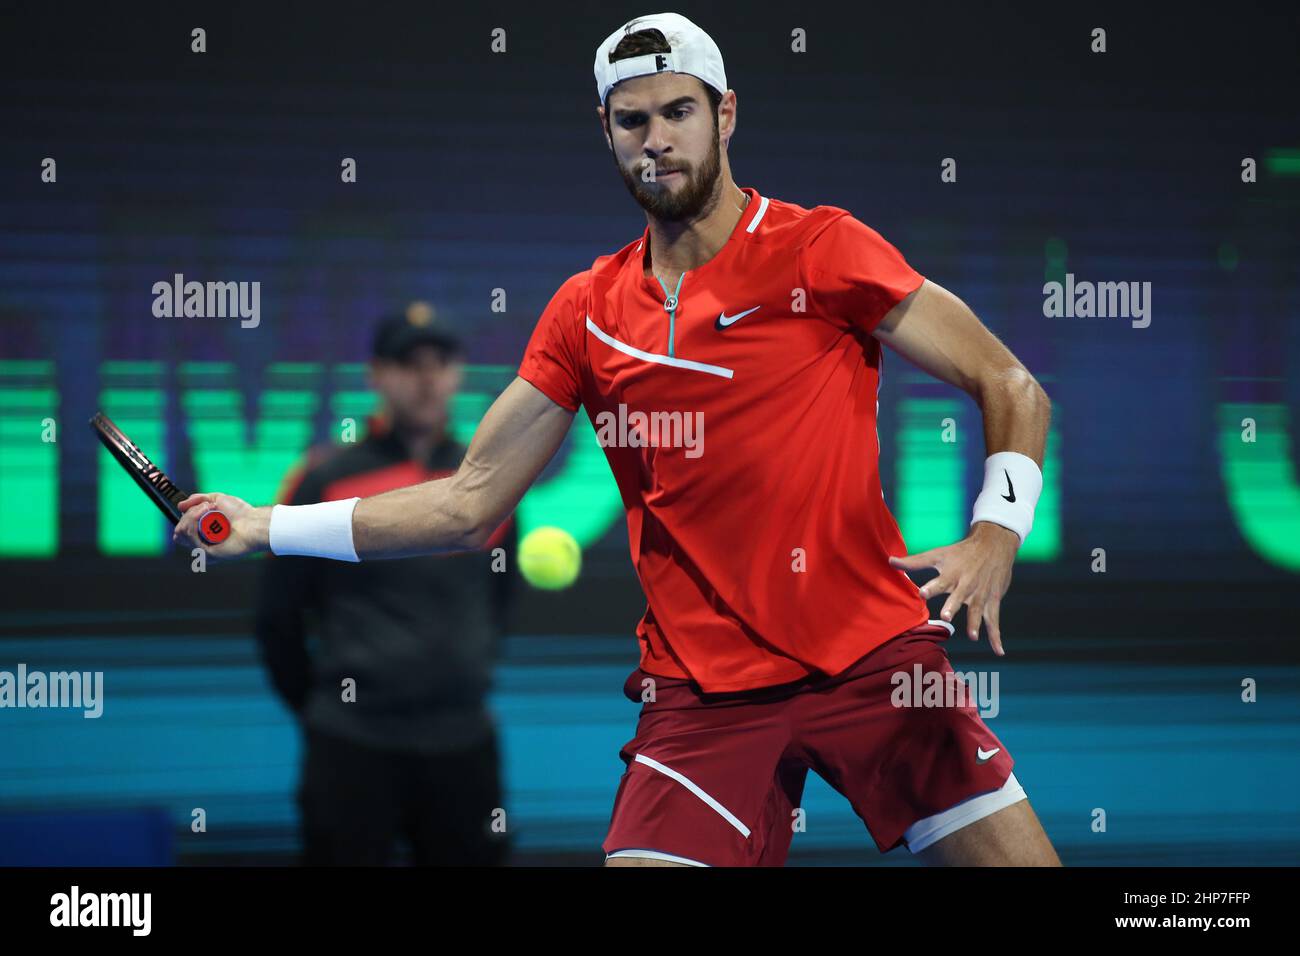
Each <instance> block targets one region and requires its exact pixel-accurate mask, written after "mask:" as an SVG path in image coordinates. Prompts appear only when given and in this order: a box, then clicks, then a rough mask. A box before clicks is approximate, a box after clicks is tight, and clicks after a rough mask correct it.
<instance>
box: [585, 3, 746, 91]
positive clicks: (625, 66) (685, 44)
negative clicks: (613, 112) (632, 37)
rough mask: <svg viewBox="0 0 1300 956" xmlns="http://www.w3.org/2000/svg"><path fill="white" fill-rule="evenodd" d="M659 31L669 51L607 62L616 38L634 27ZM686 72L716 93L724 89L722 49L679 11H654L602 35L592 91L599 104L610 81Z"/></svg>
mask: <svg viewBox="0 0 1300 956" xmlns="http://www.w3.org/2000/svg"><path fill="white" fill-rule="evenodd" d="M651 29H654V30H659V31H660V32H661V33H663V35H664V38H665V39H666V40H667V41H668V45H669V46H670V47H671V48H672V49H671V52H669V53H645V54H643V55H641V56H634V57H630V58H628V59H626V60H619V61H617V62H616V63H610V62H609V54H610V52H611V51H612V50H613V49H614V47H616V46H618V43H619V41H620V40H622V39H623V37H625V36H626V35H627V34H629V33H635V32H637V31H638V30H651ZM666 70H667V71H671V72H673V73H686V74H689V75H690V76H694V77H696V78H698V79H700V80H703V81H704V82H705V83H707V84H708V85H709V86H711V87H713V88H714V89H715V90H717V91H718V92H719V93H725V92H726V91H727V74H726V71H725V70H723V68H722V51H721V50H719V49H718V45H717V44H716V43H714V42H713V38H712V37H710V36H709V35H708V34H707V33H705V32H704V31H703V30H701V29H700V28H699V27H697V26H696V25H695V24H694V23H692V22H691V21H690V20H687V19H686V18H685V17H684V16H682V15H681V14H680V13H656V14H653V15H651V16H647V17H637V18H636V19H635V20H629V21H628V22H627V23H625V24H623V25H622V26H621V27H619V28H618V29H617V30H615V31H614V32H613V33H611V34H610V35H609V36H607V37H606V38H605V42H604V43H602V44H601V45H600V46H599V47H598V48H597V50H596V94H597V96H599V97H600V103H601V105H602V106H603V105H604V104H605V97H606V96H608V95H609V91H610V90H611V89H613V87H614V84H616V83H618V82H620V81H622V80H628V79H631V78H632V77H634V76H648V75H650V74H653V73H662V72H664V71H666Z"/></svg>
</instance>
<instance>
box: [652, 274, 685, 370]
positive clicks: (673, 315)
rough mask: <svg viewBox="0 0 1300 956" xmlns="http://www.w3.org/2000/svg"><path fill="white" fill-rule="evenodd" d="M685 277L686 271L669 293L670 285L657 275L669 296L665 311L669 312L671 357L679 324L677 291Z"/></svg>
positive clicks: (669, 349) (669, 350) (665, 302)
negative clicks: (665, 283) (674, 336)
mask: <svg viewBox="0 0 1300 956" xmlns="http://www.w3.org/2000/svg"><path fill="white" fill-rule="evenodd" d="M685 278H686V273H685V272H683V273H682V274H681V275H679V276H678V277H677V288H676V289H675V290H673V292H672V293H669V291H668V286H667V285H664V280H663V279H660V278H659V277H658V276H655V279H657V280H658V282H659V285H660V286H662V287H663V290H664V295H666V296H668V298H666V299H664V311H665V312H667V313H668V355H669V357H670V358H671V357H673V332H674V329H675V327H676V325H677V293H678V292H680V291H681V289H682V280H683V279H685Z"/></svg>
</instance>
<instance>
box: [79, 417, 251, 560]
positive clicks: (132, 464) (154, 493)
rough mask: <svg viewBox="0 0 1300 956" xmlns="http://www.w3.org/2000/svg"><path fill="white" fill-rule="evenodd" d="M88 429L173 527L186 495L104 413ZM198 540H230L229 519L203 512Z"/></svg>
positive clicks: (178, 518)
mask: <svg viewBox="0 0 1300 956" xmlns="http://www.w3.org/2000/svg"><path fill="white" fill-rule="evenodd" d="M90 427H91V428H93V429H94V430H95V434H96V435H98V436H99V440H100V441H102V442H103V443H104V447H105V448H107V449H108V451H109V454H111V455H112V456H113V457H114V458H116V459H117V463H118V464H119V465H121V466H122V467H123V468H125V469H126V473H127V474H128V475H130V476H131V477H132V478H134V479H135V483H136V484H137V485H139V486H140V489H141V490H142V491H143V492H144V493H145V494H146V495H148V496H149V500H150V501H152V502H153V503H154V504H156V505H157V506H158V508H159V510H160V511H162V513H163V514H165V515H166V516H167V517H168V518H169V519H171V523H172V524H173V525H174V524H176V522H178V521H180V520H181V509H180V503H181V502H182V501H184V500H185V499H186V498H188V497H189V495H188V494H187V493H186V492H184V491H181V490H180V489H179V488H177V487H176V485H175V484H174V483H173V482H172V480H171V479H170V478H168V477H167V476H166V475H165V474H164V473H163V470H162V469H161V468H159V467H158V466H157V465H155V464H154V463H153V462H151V461H150V460H149V458H148V456H147V455H145V453H144V452H142V451H141V450H140V447H139V446H138V445H136V443H135V442H133V441H131V439H129V438H127V437H126V435H125V434H123V432H122V430H121V429H120V428H118V427H117V426H116V425H114V424H113V423H112V421H110V420H109V418H108V416H107V415H105V414H104V413H103V412H98V413H96V415H95V417H94V418H92V419H91V420H90ZM199 537H201V538H202V539H203V540H204V541H205V542H207V543H208V544H220V543H221V542H222V541H225V540H226V539H227V538H228V537H230V521H229V519H228V518H226V516H225V515H224V514H222V513H221V512H220V511H217V510H216V509H212V510H210V511H206V512H204V513H203V516H202V517H201V518H199Z"/></svg>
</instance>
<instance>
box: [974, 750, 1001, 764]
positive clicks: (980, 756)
mask: <svg viewBox="0 0 1300 956" xmlns="http://www.w3.org/2000/svg"><path fill="white" fill-rule="evenodd" d="M1001 749H1002V748H1001V747H994V748H993V749H992V750H988V751H986V750H985V749H984V748H983V747H976V748H975V762H976V763H988V762H989V761H990V760H992V759H993V756H994V755H995V754H996V753H997V752H998V751H999V750H1001Z"/></svg>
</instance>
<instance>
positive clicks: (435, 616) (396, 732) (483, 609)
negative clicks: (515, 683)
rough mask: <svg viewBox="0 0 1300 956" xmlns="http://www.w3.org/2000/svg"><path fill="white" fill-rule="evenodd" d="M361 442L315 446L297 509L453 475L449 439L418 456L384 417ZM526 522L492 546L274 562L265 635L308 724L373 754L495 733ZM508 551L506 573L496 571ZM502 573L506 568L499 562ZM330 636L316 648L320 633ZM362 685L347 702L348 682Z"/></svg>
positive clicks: (262, 621) (266, 656)
mask: <svg viewBox="0 0 1300 956" xmlns="http://www.w3.org/2000/svg"><path fill="white" fill-rule="evenodd" d="M370 426H371V427H370V432H369V434H368V435H367V437H366V438H365V439H364V440H363V441H360V442H358V443H356V444H355V445H346V446H332V447H327V448H316V449H313V450H312V452H311V453H309V455H308V459H307V462H306V464H305V465H304V466H302V468H300V469H299V471H298V472H297V473H296V474H294V475H291V476H290V478H289V480H288V481H287V482H286V487H287V489H288V490H287V491H286V492H285V493H284V494H282V495H281V499H282V501H283V502H284V503H285V504H312V503H315V502H319V501H332V500H337V499H340V498H351V497H353V496H354V495H358V496H360V497H363V498H364V497H367V496H369V495H375V494H380V493H381V492H384V491H388V490H391V489H393V488H399V487H403V486H406V485H411V484H418V483H420V482H422V481H427V480H430V479H432V478H436V477H440V476H443V475H450V474H451V473H453V472H454V471H455V469H456V467H457V466H458V465H459V464H460V460H461V458H462V457H463V456H464V454H465V447H464V446H463V445H460V444H458V443H457V442H455V441H453V440H451V439H450V438H448V439H447V440H446V441H444V442H443V443H442V444H441V445H440V446H439V447H438V448H437V449H435V450H434V452H433V453H432V455H431V456H430V459H429V460H428V461H426V462H415V461H412V460H411V459H410V457H409V453H408V451H407V449H406V447H405V445H404V444H403V443H402V442H401V440H400V439H399V438H398V437H397V436H396V435H395V434H394V433H392V432H391V431H390V430H389V429H388V428H387V427H386V425H384V423H383V422H382V421H381V420H379V419H378V418H372V419H371V420H370ZM514 547H515V525H514V521H513V520H510V521H507V523H506V524H504V525H502V527H501V528H499V529H498V530H497V532H496V534H494V535H493V537H492V539H491V540H490V541H489V542H488V543H487V545H486V546H485V547H484V548H483V549H482V550H481V551H473V552H463V553H458V554H450V555H430V556H424V557H413V558H401V559H395V560H372V561H362V562H360V563H357V564H353V563H351V562H346V561H332V560H328V559H323V558H303V557H278V556H274V555H272V556H268V557H267V558H266V559H265V561H266V567H265V570H264V572H263V577H262V587H261V592H260V595H259V599H258V606H257V616H256V631H257V640H258V643H259V645H260V647H261V651H262V658H263V661H264V662H265V664H266V666H267V668H268V670H269V672H270V676H271V680H272V683H273V684H274V685H275V688H276V690H277V692H278V693H279V694H280V696H281V697H282V698H283V699H284V701H285V703H286V704H287V705H288V706H289V707H290V708H291V709H292V710H294V711H295V712H296V713H297V714H298V715H299V716H300V717H301V718H302V720H303V722H304V724H305V725H306V726H307V727H309V728H311V729H313V730H319V731H321V732H323V733H329V734H333V735H335V736H340V737H344V738H347V739H350V740H354V741H357V742H359V743H363V744H367V745H369V746H373V747H380V748H384V749H392V750H411V751H419V752H426V753H427V752H439V751H451V750H460V749H469V748H471V747H473V746H475V745H476V744H478V743H481V742H482V741H483V739H484V738H485V737H486V735H488V734H489V733H491V731H492V723H491V719H490V716H489V714H488V712H487V709H486V706H485V696H486V694H487V692H488V690H489V686H490V682H491V671H492V662H493V659H494V657H495V654H496V651H497V648H498V643H499V640H500V638H501V636H502V634H503V633H504V630H505V619H506V617H505V616H506V612H507V608H508V604H509V600H510V596H511V594H512V592H513V590H514V581H515V570H514V564H515V554H514ZM496 548H504V549H505V551H506V554H505V567H506V569H507V570H506V571H504V572H498V571H493V569H492V567H493V563H494V559H493V550H494V549H496ZM496 563H497V565H498V566H500V564H501V562H500V561H497V562H496ZM312 631H314V632H315V633H316V636H317V638H318V640H317V645H318V646H317V648H316V650H315V653H311V652H310V651H309V649H308V637H309V633H310V632H312ZM347 678H352V679H353V680H354V681H355V682H356V684H355V687H356V690H355V696H356V699H355V701H352V702H348V701H344V700H343V681H344V680H345V679H347Z"/></svg>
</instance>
